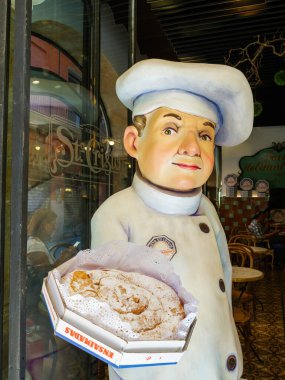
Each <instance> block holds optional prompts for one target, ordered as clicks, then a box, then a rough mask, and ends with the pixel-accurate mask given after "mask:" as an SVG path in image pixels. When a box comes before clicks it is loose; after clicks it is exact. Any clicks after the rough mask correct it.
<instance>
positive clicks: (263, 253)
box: [249, 245, 274, 269]
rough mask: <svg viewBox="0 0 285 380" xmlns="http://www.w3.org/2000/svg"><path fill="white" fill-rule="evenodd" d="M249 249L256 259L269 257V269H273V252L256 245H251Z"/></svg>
mask: <svg viewBox="0 0 285 380" xmlns="http://www.w3.org/2000/svg"><path fill="white" fill-rule="evenodd" d="M249 248H251V250H252V252H253V254H254V255H255V256H256V257H258V256H260V257H261V258H263V257H266V256H270V257H271V263H270V265H271V269H273V262H274V251H273V250H272V249H270V248H265V247H259V246H256V245H251V246H250V247H249Z"/></svg>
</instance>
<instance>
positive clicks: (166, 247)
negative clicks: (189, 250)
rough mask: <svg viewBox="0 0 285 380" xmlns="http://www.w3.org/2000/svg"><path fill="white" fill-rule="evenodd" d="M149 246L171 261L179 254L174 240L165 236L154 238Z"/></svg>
mask: <svg viewBox="0 0 285 380" xmlns="http://www.w3.org/2000/svg"><path fill="white" fill-rule="evenodd" d="M147 246H148V247H151V248H155V249H157V250H159V251H160V252H161V253H163V254H164V255H165V256H167V257H169V259H170V260H171V259H172V258H173V256H174V255H175V253H176V252H177V250H176V245H175V242H174V240H172V239H170V238H169V237H167V236H165V235H160V236H153V237H152V238H151V239H150V240H149V242H148V243H147Z"/></svg>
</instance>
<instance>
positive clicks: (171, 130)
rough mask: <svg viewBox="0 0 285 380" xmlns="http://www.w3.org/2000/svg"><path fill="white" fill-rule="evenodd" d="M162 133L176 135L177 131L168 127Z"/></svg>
mask: <svg viewBox="0 0 285 380" xmlns="http://www.w3.org/2000/svg"><path fill="white" fill-rule="evenodd" d="M163 132H164V134H165V135H173V134H174V133H177V129H176V128H170V127H168V128H165V129H164V130H163Z"/></svg>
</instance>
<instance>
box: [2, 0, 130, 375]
mask: <svg viewBox="0 0 285 380" xmlns="http://www.w3.org/2000/svg"><path fill="white" fill-rule="evenodd" d="M100 3H101V2H100V1H97V0H96V1H95V0H94V1H93V0H92V1H91V0H84V1H83V0H72V1H71V0H25V1H21V0H15V1H12V7H11V30H10V35H11V51H10V56H11V62H10V65H9V67H10V73H11V76H12V78H11V79H10V81H9V85H10V91H9V96H10V98H11V99H13V102H12V103H11V104H10V112H11V114H12V116H13V117H11V123H10V124H9V123H8V125H9V133H8V135H9V138H11V144H10V140H9V138H8V140H7V139H6V138H4V140H3V141H5V142H6V141H8V157H9V154H10V156H11V162H12V163H11V166H10V161H9V159H8V164H7V168H8V169H7V170H8V175H7V178H8V177H9V178H11V193H10V191H9V188H10V185H9V184H7V186H6V187H7V189H6V193H5V194H6V196H5V202H6V204H8V205H9V206H11V231H12V239H11V247H10V246H9V242H8V241H7V242H6V247H5V248H3V249H2V252H5V255H4V254H3V265H4V256H5V263H6V267H7V268H8V265H7V264H9V263H10V272H9V273H7V272H8V270H7V271H5V276H6V277H5V279H6V286H5V291H6V296H5V298H4V297H3V289H2V298H1V299H2V302H4V301H3V299H5V308H4V310H5V311H6V314H7V316H9V327H10V330H9V332H8V320H6V321H5V320H4V337H6V340H5V339H4V340H3V351H4V352H7V350H8V342H9V357H5V356H4V363H3V366H2V369H3V378H11V379H12V378H15V379H16V378H19V379H20V378H21V379H24V378H26V379H33V380H37V379H40V380H43V379H77V380H79V379H96V378H98V372H99V371H100V368H99V369H98V360H97V359H96V358H94V357H92V356H90V355H87V354H86V353H84V352H83V351H81V350H79V349H78V348H76V347H75V346H73V345H71V344H69V343H67V342H65V341H63V340H61V339H59V338H57V337H55V336H54V334H53V331H52V326H51V323H50V320H49V317H48V313H47V310H46V306H45V304H44V302H43V300H42V297H41V295H40V291H41V284H42V281H43V278H44V277H45V276H46V274H47V273H48V271H49V270H51V269H53V268H54V267H55V266H56V265H57V264H58V263H60V262H63V261H64V260H66V259H68V258H69V257H72V255H74V254H76V252H77V251H78V250H80V249H86V248H89V242H90V219H91V217H92V215H93V213H94V211H95V210H96V209H97V208H98V206H99V205H100V204H101V203H102V202H103V201H104V200H105V199H106V198H107V197H108V196H110V195H111V194H112V193H114V192H116V191H119V190H121V189H123V188H124V187H126V186H127V185H128V184H129V182H130V174H131V170H132V168H131V162H129V160H128V158H127V156H126V153H125V152H124V149H123V146H122V141H121V137H122V133H123V128H124V126H126V125H127V113H126V111H125V110H124V109H123V107H122V106H121V105H120V104H118V100H117V99H116V96H115V93H114V89H115V86H114V84H115V80H116V77H117V75H118V74H117V73H116V71H115V70H114V69H113V65H112V62H110V61H109V60H108V58H106V57H105V56H104V55H103V54H101V53H100V5H101V4H100ZM13 30H15V34H16V33H17V34H18V37H16V38H15V39H14V38H13V35H14V33H13ZM19 36H20V37H19ZM1 42H2V40H1ZM1 63H2V61H1ZM16 66H17V68H16ZM15 80H17V83H15ZM5 83H6V84H7V83H8V77H7V76H6V82H5ZM100 85H101V89H102V91H101V96H100ZM21 94H22V96H21ZM19 99H20V101H19ZM6 108H7V109H8V105H7V107H6ZM0 116H1V117H2V121H3V120H5V118H6V119H7V116H5V115H4V116H3V115H2V113H1V115H0ZM12 119H13V120H12ZM6 124H7V123H6ZM6 124H5V125H6ZM16 124H17V125H16ZM3 130H4V131H5V129H4V128H3ZM0 148H1V147H0ZM2 150H3V149H2ZM4 151H5V150H4ZM9 152H11V153H9ZM4 163H5V160H4ZM5 168H6V166H5ZM0 174H1V173H0ZM4 174H5V173H3V175H2V178H3V176H4ZM9 223H10V216H9V214H7V213H6V223H5V226H6V233H7V232H8V231H7V226H8V225H9ZM2 240H3V241H4V239H2ZM6 240H9V239H6ZM10 252H11V254H10ZM9 260H10V261H9ZM3 265H2V267H3ZM8 285H9V288H10V291H9V290H7V288H8ZM2 310H3V307H2ZM4 319H5V318H4ZM8 368H9V370H8ZM102 378H103V377H102Z"/></svg>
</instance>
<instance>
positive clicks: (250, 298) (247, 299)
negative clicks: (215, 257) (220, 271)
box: [228, 243, 256, 317]
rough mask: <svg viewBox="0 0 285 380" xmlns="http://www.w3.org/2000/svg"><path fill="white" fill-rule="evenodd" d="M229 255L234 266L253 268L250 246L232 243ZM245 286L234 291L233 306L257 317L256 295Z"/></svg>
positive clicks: (238, 286)
mask: <svg viewBox="0 0 285 380" xmlns="http://www.w3.org/2000/svg"><path fill="white" fill-rule="evenodd" d="M228 247H229V253H230V258H231V263H232V265H238V266H242V267H244V266H247V267H249V268H253V255H252V250H251V248H250V247H249V246H246V245H243V244H239V243H232V244H229V245H228ZM244 287H245V284H237V285H236V286H235V287H233V289H232V301H233V305H242V306H243V307H244V308H245V309H246V310H247V311H249V312H250V313H251V314H250V315H251V317H252V316H255V309H256V304H255V297H254V293H253V292H251V291H250V290H249V289H248V286H247V287H246V289H245V288H244Z"/></svg>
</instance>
